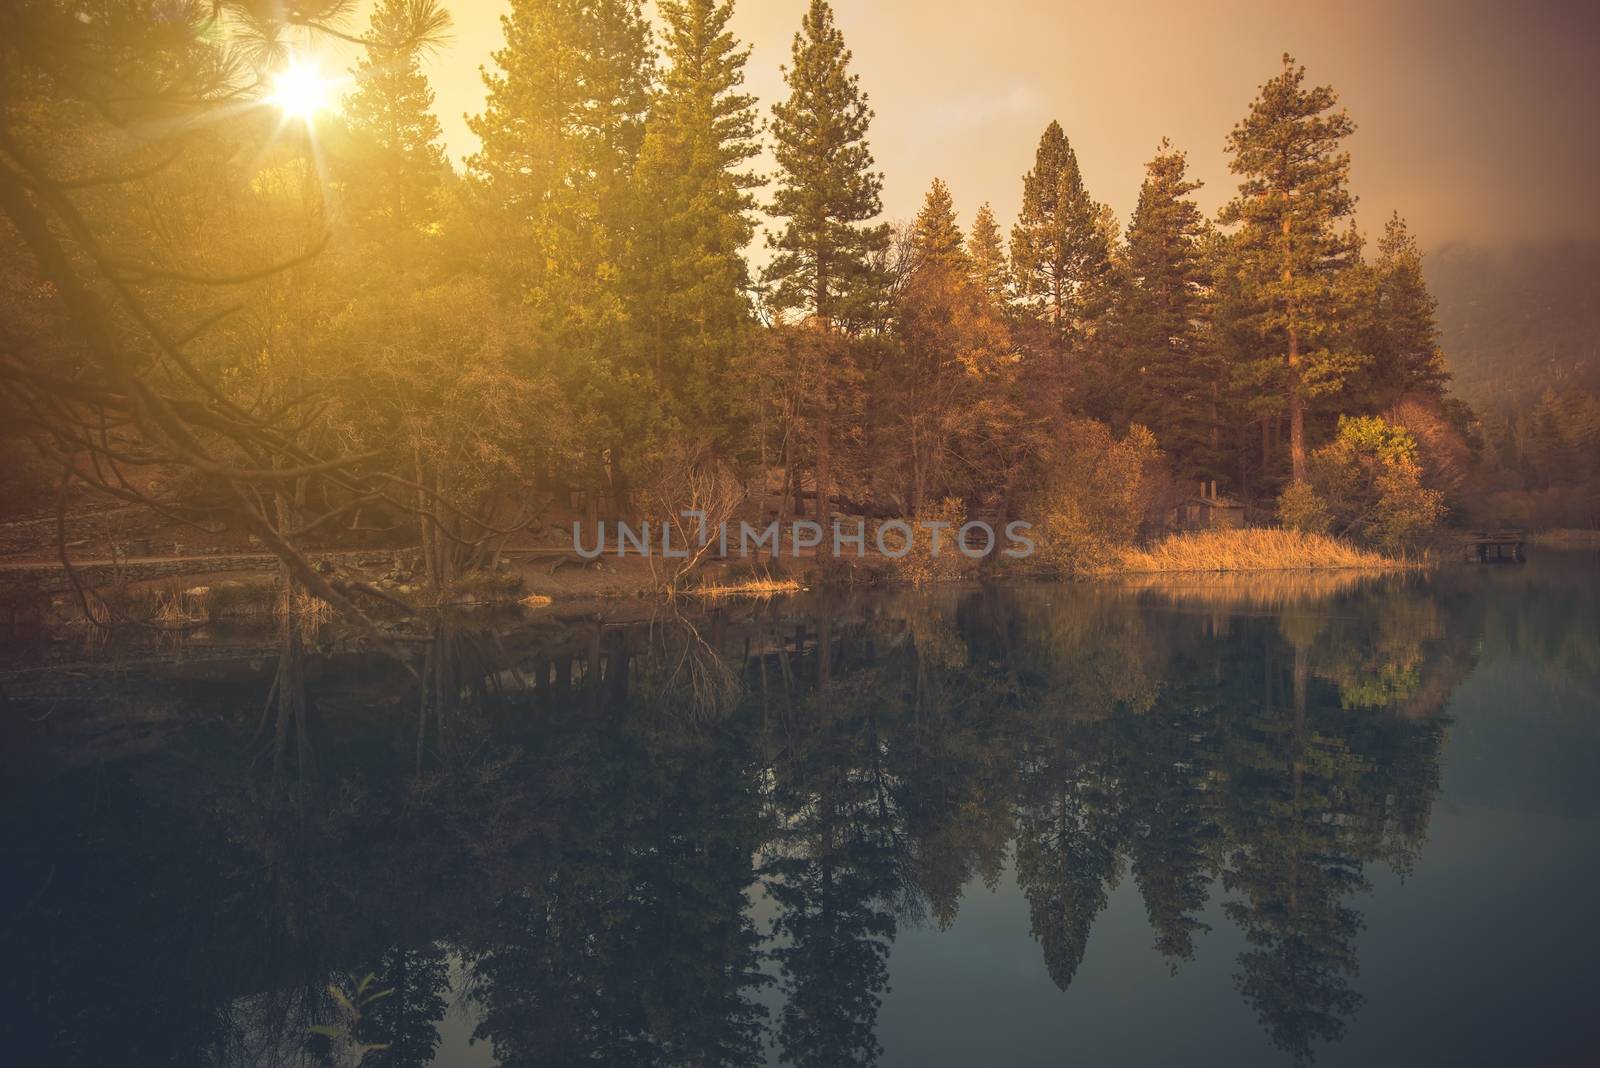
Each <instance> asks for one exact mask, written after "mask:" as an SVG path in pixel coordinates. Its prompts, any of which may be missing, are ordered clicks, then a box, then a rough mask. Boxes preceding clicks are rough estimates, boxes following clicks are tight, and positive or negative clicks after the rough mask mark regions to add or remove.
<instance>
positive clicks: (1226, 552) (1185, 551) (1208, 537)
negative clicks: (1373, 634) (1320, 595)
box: [1108, 530, 1406, 574]
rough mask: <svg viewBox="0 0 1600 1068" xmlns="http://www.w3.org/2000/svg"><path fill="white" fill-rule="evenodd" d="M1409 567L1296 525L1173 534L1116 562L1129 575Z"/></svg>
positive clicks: (1128, 551) (1115, 570) (1392, 568)
mask: <svg viewBox="0 0 1600 1068" xmlns="http://www.w3.org/2000/svg"><path fill="white" fill-rule="evenodd" d="M1404 566H1406V565H1405V564H1404V563H1402V562H1401V561H1399V560H1395V559H1392V558H1390V557H1387V556H1384V555H1382V554H1380V553H1375V552H1369V551H1367V550H1365V549H1358V548H1356V547H1355V546H1354V545H1350V544H1348V543H1346V542H1342V541H1339V540H1338V539H1336V538H1330V537H1326V536H1324V535H1321V534H1301V533H1298V532H1296V531H1292V530H1207V531H1199V532H1195V533H1190V534H1173V535H1171V536H1169V537H1167V538H1166V539H1164V540H1162V541H1160V542H1158V543H1156V544H1155V545H1152V546H1151V547H1150V548H1148V549H1128V550H1126V551H1125V552H1123V554H1122V559H1121V560H1120V561H1119V562H1118V565H1117V566H1114V567H1113V568H1110V569H1108V570H1109V571H1111V572H1121V573H1124V574H1172V573H1176V572H1204V571H1209V572H1230V571H1313V570H1335V569H1341V568H1361V569H1364V570H1369V571H1379V570H1381V571H1389V570H1395V569H1398V568H1401V567H1404Z"/></svg>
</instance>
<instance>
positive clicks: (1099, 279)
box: [1011, 122, 1111, 342]
mask: <svg viewBox="0 0 1600 1068" xmlns="http://www.w3.org/2000/svg"><path fill="white" fill-rule="evenodd" d="M1105 222H1106V209H1105V208H1104V207H1103V206H1101V205H1100V204H1097V203H1095V201H1094V200H1092V199H1091V198H1090V196H1089V194H1088V192H1087V191H1086V190H1085V189H1084V186H1083V175H1082V173H1081V172H1080V171H1079V169H1078V157H1077V154H1076V153H1075V152H1073V150H1072V145H1071V144H1070V143H1068V141H1067V135H1066V133H1065V132H1064V131H1063V130H1062V129H1061V124H1060V123H1058V122H1052V123H1051V124H1050V125H1049V126H1048V127H1046V128H1045V131H1044V135H1043V136H1042V137H1041V138H1040V139H1039V149H1038V152H1037V153H1036V155H1035V157H1034V166H1033V170H1031V171H1029V172H1028V173H1027V175H1026V176H1025V177H1024V178H1023V179H1022V211H1021V214H1020V215H1019V216H1018V218H1017V224H1016V226H1014V227H1013V228H1012V230H1011V264H1012V268H1013V270H1014V271H1015V273H1016V284H1017V292H1018V295H1019V296H1020V297H1021V298H1022V301H1023V303H1024V305H1026V306H1027V307H1029V308H1031V309H1032V310H1033V311H1034V312H1035V314H1037V315H1038V316H1039V317H1041V318H1042V319H1043V320H1044V321H1045V322H1047V323H1048V324H1049V325H1050V327H1051V328H1052V330H1053V331H1054V332H1055V334H1056V335H1057V336H1058V337H1059V338H1060V339H1062V340H1065V341H1069V342H1070V341H1076V340H1079V339H1081V338H1082V337H1083V336H1084V335H1085V334H1086V332H1087V330H1088V328H1089V326H1090V324H1091V323H1092V321H1093V320H1094V319H1095V318H1096V317H1097V316H1098V315H1099V313H1100V312H1101V311H1102V310H1103V307H1104V299H1105V296H1106V286H1107V282H1108V280H1109V274H1110V267H1111V242H1110V240H1109V235H1108V233H1107V230H1106V226H1105Z"/></svg>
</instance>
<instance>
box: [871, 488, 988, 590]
mask: <svg viewBox="0 0 1600 1068" xmlns="http://www.w3.org/2000/svg"><path fill="white" fill-rule="evenodd" d="M966 521H967V512H966V508H965V507H964V506H963V505H962V503H961V502H960V501H958V500H956V499H955V498H954V497H947V498H945V499H944V500H942V501H940V502H939V503H937V504H931V505H924V506H923V507H922V508H921V510H919V511H918V512H917V515H916V519H915V520H914V521H913V522H912V524H911V525H912V527H913V529H914V530H915V537H913V538H912V539H911V551H910V552H908V553H907V554H906V555H904V556H902V557H900V558H899V559H898V560H896V561H895V562H894V569H895V571H896V572H897V573H898V574H899V576H900V577H901V578H902V579H903V580H905V581H906V582H910V583H912V584H914V585H917V586H921V585H922V584H923V583H927V582H950V581H953V580H955V579H958V578H960V577H961V576H962V574H963V573H964V572H965V571H966V570H967V569H968V567H969V566H970V565H971V564H972V563H973V561H971V560H969V559H968V558H967V557H966V556H965V555H964V554H963V553H962V552H961V548H960V545H959V544H958V539H959V538H960V536H961V535H960V530H961V524H963V523H965V522H966ZM924 522H929V523H936V522H943V523H946V524H948V526H946V527H944V528H943V529H942V530H941V531H940V532H939V552H938V553H937V554H935V553H934V551H933V531H931V530H928V529H927V528H925V527H923V526H922V524H923V523H924ZM889 540H890V542H891V544H892V543H893V536H892V535H891V536H890V539H889Z"/></svg>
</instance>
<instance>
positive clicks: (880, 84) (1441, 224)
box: [429, 0, 1600, 247]
mask: <svg viewBox="0 0 1600 1068" xmlns="http://www.w3.org/2000/svg"><path fill="white" fill-rule="evenodd" d="M507 5H508V0H447V6H448V7H449V8H450V10H451V12H452V14H453V15H454V18H455V23H456V29H455V33H454V38H453V40H452V42H451V44H450V45H449V46H448V47H447V48H445V49H444V50H443V51H441V52H440V53H439V54H438V55H437V56H435V57H434V58H433V60H432V61H431V62H430V64H429V75H430V77H431V78H432V79H433V82H434V87H435V90H436V92H437V94H438V111H439V113H440V118H441V120H442V122H443V123H444V128H445V135H446V139H447V141H448V144H449V148H450V151H451V153H452V155H454V156H457V157H458V158H459V157H462V156H465V155H466V154H468V153H470V152H471V151H473V150H474V148H475V147H476V145H475V143H474V139H473V138H472V136H471V134H470V133H469V132H468V131H467V128H466V125H465V123H464V121H463V120H462V116H463V114H464V113H466V112H476V111H478V110H479V109H480V108H481V107H482V103H483V92H484V90H483V83H482V79H481V78H480V77H479V75H478V67H479V65H481V64H488V63H490V62H491V61H490V58H489V54H490V52H491V51H492V50H493V49H495V48H497V47H499V45H500V43H501V31H500V24H499V17H500V14H501V13H502V12H503V11H504V10H506V8H507ZM806 6H807V2H806V0H742V2H740V3H739V5H738V13H737V15H736V16H735V27H736V30H737V32H738V34H739V35H740V37H741V38H743V40H744V41H745V42H747V43H748V44H750V45H753V46H754V49H755V51H754V54H753V55H752V57H751V61H750V64H749V68H748V75H747V77H748V88H749V90H750V91H751V92H753V93H755V94H757V95H758V96H759V97H760V98H761V99H762V101H763V104H764V110H765V111H767V112H768V113H770V111H769V106H770V103H771V102H772V101H773V100H775V99H778V98H780V97H781V95H782V94H783V82H782V79H781V76H780V73H779V70H778V68H779V65H780V64H782V63H785V62H787V60H788V57H789V49H790V42H791V40H792V38H793V35H794V32H795V30H796V29H797V28H798V27H799V24H800V16H801V14H802V12H803V11H804V10H805V8H806ZM834 9H835V11H836V12H837V13H838V19H839V24H840V26H841V28H842V29H843V31H844V34H845V39H846V42H847V43H848V45H849V46H850V48H851V49H852V50H853V51H854V53H855V70H856V71H857V72H858V73H859V74H860V76H861V83H862V86H863V87H864V88H865V89H866V91H867V92H868V94H869V95H870V97H871V100H872V105H873V107H874V109H875V110H876V112H877V118H876V119H875V120H874V122H873V125H872V132H871V142H872V147H873V150H874V154H875V155H876V157H877V160H878V166H879V169H880V170H882V171H883V172H884V173H885V175H886V181H885V190H884V206H885V211H886V214H887V216H888V217H890V218H907V217H909V216H911V215H913V214H914V213H915V212H916V209H917V207H918V205H919V204H920V202H921V198H922V194H923V192H924V191H925V190H926V189H927V186H928V183H929V182H930V181H931V180H932V179H933V178H934V177H935V176H938V177H942V178H943V179H944V180H945V181H946V182H947V183H948V184H949V186H950V188H951V190H952V192H953V193H954V195H955V198H956V204H957V207H958V208H959V209H960V210H961V213H962V216H963V218H964V219H967V220H970V218H971V215H972V211H973V210H974V209H975V208H976V207H977V206H978V205H979V204H980V203H982V202H983V201H985V200H987V201H989V202H991V203H992V204H993V206H994V208H995V211H996V212H997V214H998V215H999V216H1000V218H1001V220H1002V222H1003V223H1005V224H1006V225H1009V221H1010V219H1011V218H1012V217H1013V216H1014V214H1015V212H1016V209H1017V205H1018V202H1019V200H1020V197H1021V177H1022V174H1023V173H1024V172H1025V171H1026V170H1027V169H1028V168H1029V167H1030V166H1031V165H1032V161H1033V152H1034V148H1035V146H1036V145H1037V143H1038V139H1039V134H1040V133H1041V131H1042V130H1043V129H1044V126H1045V124H1046V123H1048V122H1049V121H1050V120H1051V119H1058V120H1060V122H1061V124H1062V126H1063V127H1064V128H1065V129H1066V131H1067V136H1068V138H1069V139H1070V140H1071V142H1072V144H1073V147H1074V148H1075V149H1076V150H1077V153H1078V160H1079V162H1080V164H1081V165H1082V168H1083V173H1084V178H1085V181H1086V182H1087V184H1088V187H1089V190H1090V193H1091V194H1092V195H1093V196H1094V197H1096V199H1099V200H1103V201H1106V202H1108V203H1110V204H1111V206H1112V207H1113V208H1114V209H1115V210H1116V212H1117V215H1118V218H1119V219H1120V220H1121V221H1122V222H1123V224H1126V222H1127V219H1128V216H1129V214H1130V213H1131V211H1132V209H1133V205H1134V202H1135V200H1136V199H1137V197H1138V191H1139V183H1140V181H1141V180H1142V179H1143V176H1144V163H1145V162H1146V161H1147V160H1148V159H1149V158H1150V157H1151V155H1153V153H1154V151H1155V147H1156V145H1157V143H1158V142H1159V141H1160V139H1161V138H1162V137H1163V136H1167V137H1170V138H1171V139H1172V140H1173V142H1174V143H1175V144H1177V145H1178V146H1179V147H1181V148H1184V149H1186V150H1187V151H1188V153H1189V160H1190V165H1191V168H1192V170H1193V172H1194V174H1195V175H1196V176H1197V177H1198V178H1200V179H1202V180H1203V181H1205V183H1206V186H1205V188H1204V189H1203V190H1202V191H1201V193H1200V194H1199V196H1200V201H1201V205H1202V207H1204V208H1205V209H1206V210H1208V211H1211V210H1214V209H1215V208H1216V207H1217V206H1218V205H1220V204H1221V203H1222V202H1223V201H1224V200H1225V199H1226V198H1227V197H1228V196H1229V195H1230V194H1231V192H1232V191H1233V188H1234V185H1235V181H1234V179H1233V177H1232V176H1231V175H1230V174H1229V173H1228V170H1227V157H1226V155H1225V154H1224V152H1223V143H1224V138H1225V137H1226V135H1227V133H1228V131H1229V129H1231V128H1232V126H1233V124H1234V123H1235V122H1236V121H1237V120H1238V119H1239V118H1240V117H1241V116H1242V115H1243V114H1244V112H1245V110H1246V108H1247V107H1248V105H1249V103H1250V101H1251V99H1252V98H1253V97H1254V96H1255V91H1256V88H1257V87H1258V86H1259V85H1260V84H1261V83H1262V82H1263V81H1265V80H1266V79H1267V78H1269V77H1271V76H1273V75H1274V74H1275V73H1276V71H1277V69H1278V57H1279V56H1280V55H1281V54H1282V53H1283V52H1284V51H1289V52H1292V53H1293V54H1294V55H1295V56H1296V57H1297V58H1298V59H1299V60H1300V61H1301V62H1302V63H1304V64H1305V65H1306V67H1307V71H1308V75H1309V77H1310V78H1311V79H1312V80H1313V81H1314V82H1317V83H1325V84H1331V85H1332V86H1334V88H1335V89H1337V90H1338V92H1339V93H1340V97H1341V100H1342V102H1343V103H1344V105H1345V106H1346V107H1347V108H1348V110H1349V112H1350V114H1351V116H1352V118H1354V119H1355V121H1356V125H1357V132H1356V135H1355V136H1354V137H1353V138H1352V139H1351V141H1350V149H1351V151H1352V153H1353V155H1354V167H1353V178H1352V183H1353V186H1354V188H1355V191H1356V193H1357V194H1358V195H1359V196H1360V198H1361V201H1360V208H1359V211H1360V215H1361V222H1362V225H1363V227H1364V228H1365V229H1367V230H1368V231H1369V232H1372V231H1375V230H1376V229H1378V228H1380V227H1381V225H1382V220H1383V219H1384V218H1386V217H1387V216H1388V214H1389V212H1390V211H1391V210H1394V209H1399V210H1400V212H1401V213H1402V214H1404V215H1405V216H1406V217H1407V219H1408V220H1409V221H1410V222H1411V224H1412V227H1413V229H1414V230H1415V231H1416V233H1417V235H1418V237H1419V239H1420V240H1421V242H1422V243H1423V245H1424V247H1436V246H1439V245H1442V244H1445V243H1448V242H1452V241H1463V240H1464V241H1474V242H1485V243H1499V242H1504V241H1512V240H1524V239H1531V240H1539V239H1546V238H1551V237H1558V236H1582V237H1600V210H1597V209H1596V206H1595V205H1596V201H1595V196H1594V191H1595V187H1596V181H1597V178H1600V4H1596V3H1593V2H1590V3H1577V2H1565V3H1557V2H1549V3H1539V2H1537V0H1532V2H1523V3H1511V2H1499V0H1462V2H1455V3H1450V2H1426V3H1403V2H1398V0H1353V2H1352V0H1346V2H1342V3H1333V2H1328V0H1323V2H1309V3H1298V4H1296V3H1283V2H1281V0H1279V2H1275V3H1265V2H1243V0H1222V2H1215V0H1213V2H1205V3H1194V2H1187V3H1156V2H1139V0H1116V2H1113V3H1072V2H1063V0H1053V2H1052V0H835V3H834Z"/></svg>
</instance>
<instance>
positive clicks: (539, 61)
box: [468, 0, 658, 469]
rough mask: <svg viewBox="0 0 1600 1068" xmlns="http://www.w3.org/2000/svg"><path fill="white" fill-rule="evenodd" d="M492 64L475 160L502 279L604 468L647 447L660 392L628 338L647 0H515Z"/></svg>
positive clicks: (645, 95) (650, 58)
mask: <svg viewBox="0 0 1600 1068" xmlns="http://www.w3.org/2000/svg"><path fill="white" fill-rule="evenodd" d="M501 25H502V27H503V28H504V31H505V40H506V44H505V47H504V48H502V49H501V50H500V51H498V52H496V53H494V61H495V65H496V68H497V69H496V70H494V71H492V72H491V71H485V73H484V82H485V84H486V85H487V86H488V89H489V93H488V99H487V101H486V103H485V107H484V111H483V113H482V114H481V115H478V116H476V117H474V118H472V119H469V120H468V125H469V127H470V128H471V129H472V132H473V133H475V134H477V135H478V137H479V138H480V139H481V140H482V150H481V151H480V152H479V153H478V154H477V155H476V156H474V157H473V158H472V159H471V160H470V161H469V164H468V166H469V169H470V171H471V173H472V174H473V176H474V177H475V178H476V179H477V180H478V184H479V187H480V189H481V190H482V192H483V193H484V197H483V199H484V200H485V201H486V202H487V203H486V209H487V212H488V219H487V222H486V224H485V225H486V227H487V228H491V229H493V230H495V231H496V232H497V236H499V237H500V238H501V240H497V241H495V242H492V246H493V249H494V252H493V253H492V254H494V255H498V256H499V257H501V258H500V260H499V262H496V263H495V264H493V265H492V266H493V268H494V271H495V273H496V275H497V276H498V277H499V278H500V280H501V283H502V285H503V286H504V287H505V288H506V289H507V290H508V291H509V292H511V293H512V294H514V295H516V296H518V297H520V298H521V300H522V303H523V305H524V306H525V307H526V308H527V309H528V311H529V316H530V325H531V326H532V328H533V330H534V333H535V338H536V342H537V347H538V351H539V354H540V356H541V357H542V359H543V361H544V362H545V363H547V364H548V365H549V366H550V367H551V369H552V370H553V371H554V372H555V374H556V375H557V377H558V378H559V379H560V381H561V382H562V383H563V385H564V387H565V388H566V390H567V392H568V394H569V395H570V396H571V397H573V398H574V400H576V401H578V402H580V410H579V417H580V422H581V426H582V429H583V435H584V445H585V446H586V452H587V453H588V456H589V459H590V461H591V463H592V464H593V465H594V466H595V467H596V469H598V465H599V463H600V457H601V454H602V451H603V450H604V449H607V448H612V449H617V448H619V447H621V448H622V452H619V453H618V455H617V457H616V459H617V460H618V462H622V463H626V462H627V459H628V457H627V456H626V455H625V453H627V452H632V451H637V450H639V449H641V448H643V447H645V445H646V443H647V442H648V440H649V437H650V432H651V431H652V429H653V428H654V426H655V425H656V424H657V422H658V420H656V419H655V418H654V414H655V413H654V412H653V410H652V409H653V402H654V399H655V393H654V391H653V390H652V389H651V388H650V385H649V382H648V381H647V380H646V379H644V378H643V377H642V376H641V374H640V368H639V366H638V361H637V358H636V355H635V353H634V352H633V350H632V348H631V346H629V345H628V344H627V342H628V340H629V336H628V321H629V319H628V312H629V307H630V297H631V294H630V293H629V292H628V291H627V279H626V276H625V272H624V271H623V270H622V269H621V267H622V266H623V264H624V263H625V262H626V257H627V255H628V247H629V241H630V229H631V226H632V223H633V220H634V219H635V218H636V217H637V212H636V207H635V204H634V200H633V197H634V186H633V181H632V179H633V172H634V167H635V164H636V162H637V158H638V152H639V147H640V142H641V140H642V138H643V134H644V118H645V112H646V110H647V106H648V103H649V97H650V85H651V79H652V76H653V72H654V54H653V52H652V49H651V43H650V28H649V25H648V23H647V22H646V21H645V18H644V16H643V13H642V12H641V10H640V0H513V3H512V5H511V10H510V12H509V13H508V14H506V15H503V16H502V17H501Z"/></svg>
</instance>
